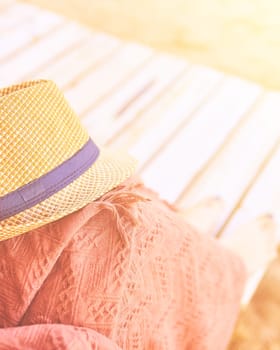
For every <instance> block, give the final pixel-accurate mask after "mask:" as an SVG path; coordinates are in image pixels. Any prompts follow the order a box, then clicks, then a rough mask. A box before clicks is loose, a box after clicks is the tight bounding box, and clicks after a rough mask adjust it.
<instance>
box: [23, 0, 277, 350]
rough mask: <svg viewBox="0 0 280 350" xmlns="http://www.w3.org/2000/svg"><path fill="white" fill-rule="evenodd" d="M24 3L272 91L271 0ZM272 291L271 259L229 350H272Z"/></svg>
mask: <svg viewBox="0 0 280 350" xmlns="http://www.w3.org/2000/svg"><path fill="white" fill-rule="evenodd" d="M25 2H28V3H33V4H36V5H40V6H42V7H45V8H48V9H50V10H53V11H56V12H57V13H60V14H63V15H64V16H68V17H69V18H72V19H75V20H78V21H80V22H81V23H83V24H86V25H88V26H91V27H93V28H94V29H96V30H102V31H104V32H107V33H110V34H113V35H116V36H118V37H120V38H122V39H128V40H133V41H138V42H141V43H144V44H147V45H149V46H152V47H155V48H158V49H160V50H162V51H166V52H172V53H175V54H177V55H180V56H183V57H185V58H187V59H188V60H189V61H192V62H195V63H202V64H204V65H207V66H211V67H214V68H217V69H219V70H222V71H224V72H226V73H230V74H234V75H238V76H240V77H242V78H245V79H248V80H251V81H254V82H257V83H259V84H261V85H263V86H265V87H266V88H269V89H274V90H280V1H278V0H59V1H54V0H53V1H51V0H26V1H25ZM279 118H280V116H279ZM279 166H280V165H279ZM279 291H280V259H279V258H278V259H275V261H273V263H272V264H271V265H270V266H269V268H268V271H267V273H266V275H265V277H264V279H263V281H262V283H261V284H260V286H259V288H258V290H257V292H256V293H255V295H254V297H253V299H252V301H251V303H250V304H249V306H248V307H246V309H244V310H242V311H241V315H240V317H239V320H238V323H237V326H236V330H235V334H234V336H233V339H232V342H231V345H230V347H229V349H230V350H241V349H246V350H260V349H264V350H265V349H267V350H277V349H280V292H279Z"/></svg>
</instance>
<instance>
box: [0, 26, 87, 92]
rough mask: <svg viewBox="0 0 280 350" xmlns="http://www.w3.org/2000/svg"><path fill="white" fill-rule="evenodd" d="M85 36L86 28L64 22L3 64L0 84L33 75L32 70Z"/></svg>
mask: <svg viewBox="0 0 280 350" xmlns="http://www.w3.org/2000/svg"><path fill="white" fill-rule="evenodd" d="M86 37H88V31H87V30H85V29H83V28H81V27H80V26H78V25H77V24H75V23H68V24H65V25H64V26H63V27H62V28H61V29H59V30H57V31H55V32H54V33H51V34H49V35H48V36H47V37H45V38H44V39H42V40H40V41H39V42H37V43H36V44H34V45H33V46H32V47H31V48H29V49H28V50H26V51H24V52H22V53H21V54H19V55H17V56H15V57H14V58H13V59H11V60H9V62H7V63H6V64H3V65H2V66H1V73H0V81H1V84H2V85H8V84H11V83H14V82H18V81H21V80H26V79H29V78H31V77H34V76H33V75H32V72H33V71H34V70H36V69H38V67H40V66H42V65H44V64H46V63H48V62H49V60H51V59H52V58H53V57H55V56H56V55H58V54H59V53H61V52H63V50H65V49H66V48H67V47H69V46H72V45H74V44H75V43H78V42H80V41H81V40H83V39H84V38H86Z"/></svg>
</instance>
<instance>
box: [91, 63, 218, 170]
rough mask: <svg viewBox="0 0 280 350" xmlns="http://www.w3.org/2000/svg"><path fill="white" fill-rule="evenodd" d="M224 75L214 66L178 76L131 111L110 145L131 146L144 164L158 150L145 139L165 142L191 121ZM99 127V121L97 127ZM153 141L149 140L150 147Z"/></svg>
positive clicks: (192, 70) (193, 68) (140, 163)
mask: <svg viewBox="0 0 280 350" xmlns="http://www.w3.org/2000/svg"><path fill="white" fill-rule="evenodd" d="M223 77H224V76H223V74H221V73H218V72H216V71H214V70H212V69H208V68H205V67H200V66H193V67H191V68H190V69H189V70H188V71H186V72H185V73H183V74H180V76H179V77H176V82H174V83H173V84H172V86H168V88H167V89H166V91H165V93H164V94H163V95H161V96H160V98H158V99H156V100H155V101H153V104H149V105H148V106H146V107H145V108H141V109H139V110H136V108H134V110H132V111H130V114H131V121H130V122H129V123H128V124H126V126H125V128H123V130H121V133H118V134H117V135H116V137H114V139H113V140H112V142H110V146H113V147H121V148H127V149H129V150H130V153H132V154H134V156H135V157H136V158H138V160H139V161H140V162H139V166H140V167H141V166H143V163H144V162H145V160H147V159H148V158H149V157H150V156H151V155H152V154H153V153H154V152H155V149H153V148H147V147H146V141H145V140H151V141H152V140H155V141H156V142H155V144H156V145H158V144H161V143H163V142H164V140H165V139H167V138H168V136H169V135H170V133H172V131H173V130H175V129H176V128H177V127H179V125H181V124H182V123H186V122H187V121H188V120H189V118H190V117H191V115H192V113H193V112H194V110H195V109H196V108H197V107H198V106H199V105H200V104H201V103H202V101H203V100H205V99H207V98H208V97H209V96H208V95H209V93H210V91H212V90H213V89H214V90H215V89H216V88H215V86H217V84H220V83H221V81H222V79H223ZM136 107H137V106H136ZM132 112H133V113H132ZM98 126H99V125H98V123H96V127H97V128H98ZM108 129H109V125H108ZM98 131H99V130H98ZM98 134H99V132H98ZM107 139H108V136H107V135H105V137H104V138H103V141H104V140H107ZM151 141H148V144H149V145H150V146H151Z"/></svg>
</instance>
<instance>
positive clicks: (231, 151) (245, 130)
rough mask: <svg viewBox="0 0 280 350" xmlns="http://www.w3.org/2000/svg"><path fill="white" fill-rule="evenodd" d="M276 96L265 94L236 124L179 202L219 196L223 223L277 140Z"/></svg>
mask: <svg viewBox="0 0 280 350" xmlns="http://www.w3.org/2000/svg"><path fill="white" fill-rule="evenodd" d="M279 97H280V95H279V94H278V93H266V94H265V96H264V98H263V100H262V101H261V102H260V103H259V105H257V108H256V109H255V111H254V112H253V113H252V114H250V115H249V117H248V118H247V119H246V120H245V121H244V122H243V123H241V124H240V127H239V128H238V129H237V130H236V132H235V133H234V134H233V135H231V137H230V138H229V139H228V140H227V142H226V144H225V145H224V147H223V148H222V149H221V150H220V151H219V152H218V153H217V154H216V156H215V158H214V159H213V160H212V161H211V163H210V164H208V166H206V168H205V169H204V171H203V172H202V173H201V174H199V176H197V177H196V178H195V179H194V181H193V182H192V183H191V185H190V187H188V188H187V191H186V192H185V194H184V196H183V197H181V198H180V200H179V201H178V204H179V205H181V206H189V205H191V204H192V203H195V202H197V201H199V200H200V199H201V198H203V197H205V196H206V197H208V196H220V197H222V198H224V199H225V201H226V206H225V210H224V216H223V217H221V226H222V225H224V223H225V220H226V219H227V218H228V216H229V215H230V213H231V212H232V211H233V210H234V208H235V207H236V206H237V205H240V203H239V201H240V199H242V195H243V193H244V192H246V191H247V189H248V186H250V185H251V183H252V182H253V181H254V179H255V178H256V176H257V174H258V173H259V172H260V169H261V166H262V164H263V162H264V161H265V159H266V158H267V157H268V155H269V154H270V152H271V150H272V149H273V147H274V146H275V144H276V143H277V141H278V139H279V135H280V123H279V113H280V98H279ZM216 125H218V124H216ZM204 141H205V140H204ZM196 152H197V150H195V155H197V153H196ZM266 184H267V183H266ZM267 186H268V187H269V186H270V185H269V184H267ZM271 190H272V191H273V188H271ZM259 200H261V198H259Z"/></svg>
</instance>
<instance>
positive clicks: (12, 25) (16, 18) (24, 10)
mask: <svg viewBox="0 0 280 350" xmlns="http://www.w3.org/2000/svg"><path fill="white" fill-rule="evenodd" d="M0 6H1V3H0ZM37 12H38V10H37V9H36V8H34V6H31V5H27V4H21V3H16V4H11V6H8V7H7V8H6V9H5V11H1V12H0V33H1V35H2V34H3V33H6V32H7V31H8V30H12V29H16V26H17V25H18V24H21V22H22V21H23V20H26V19H28V18H30V17H31V16H33V15H34V14H36V13H37ZM21 25H22V24H21Z"/></svg>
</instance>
